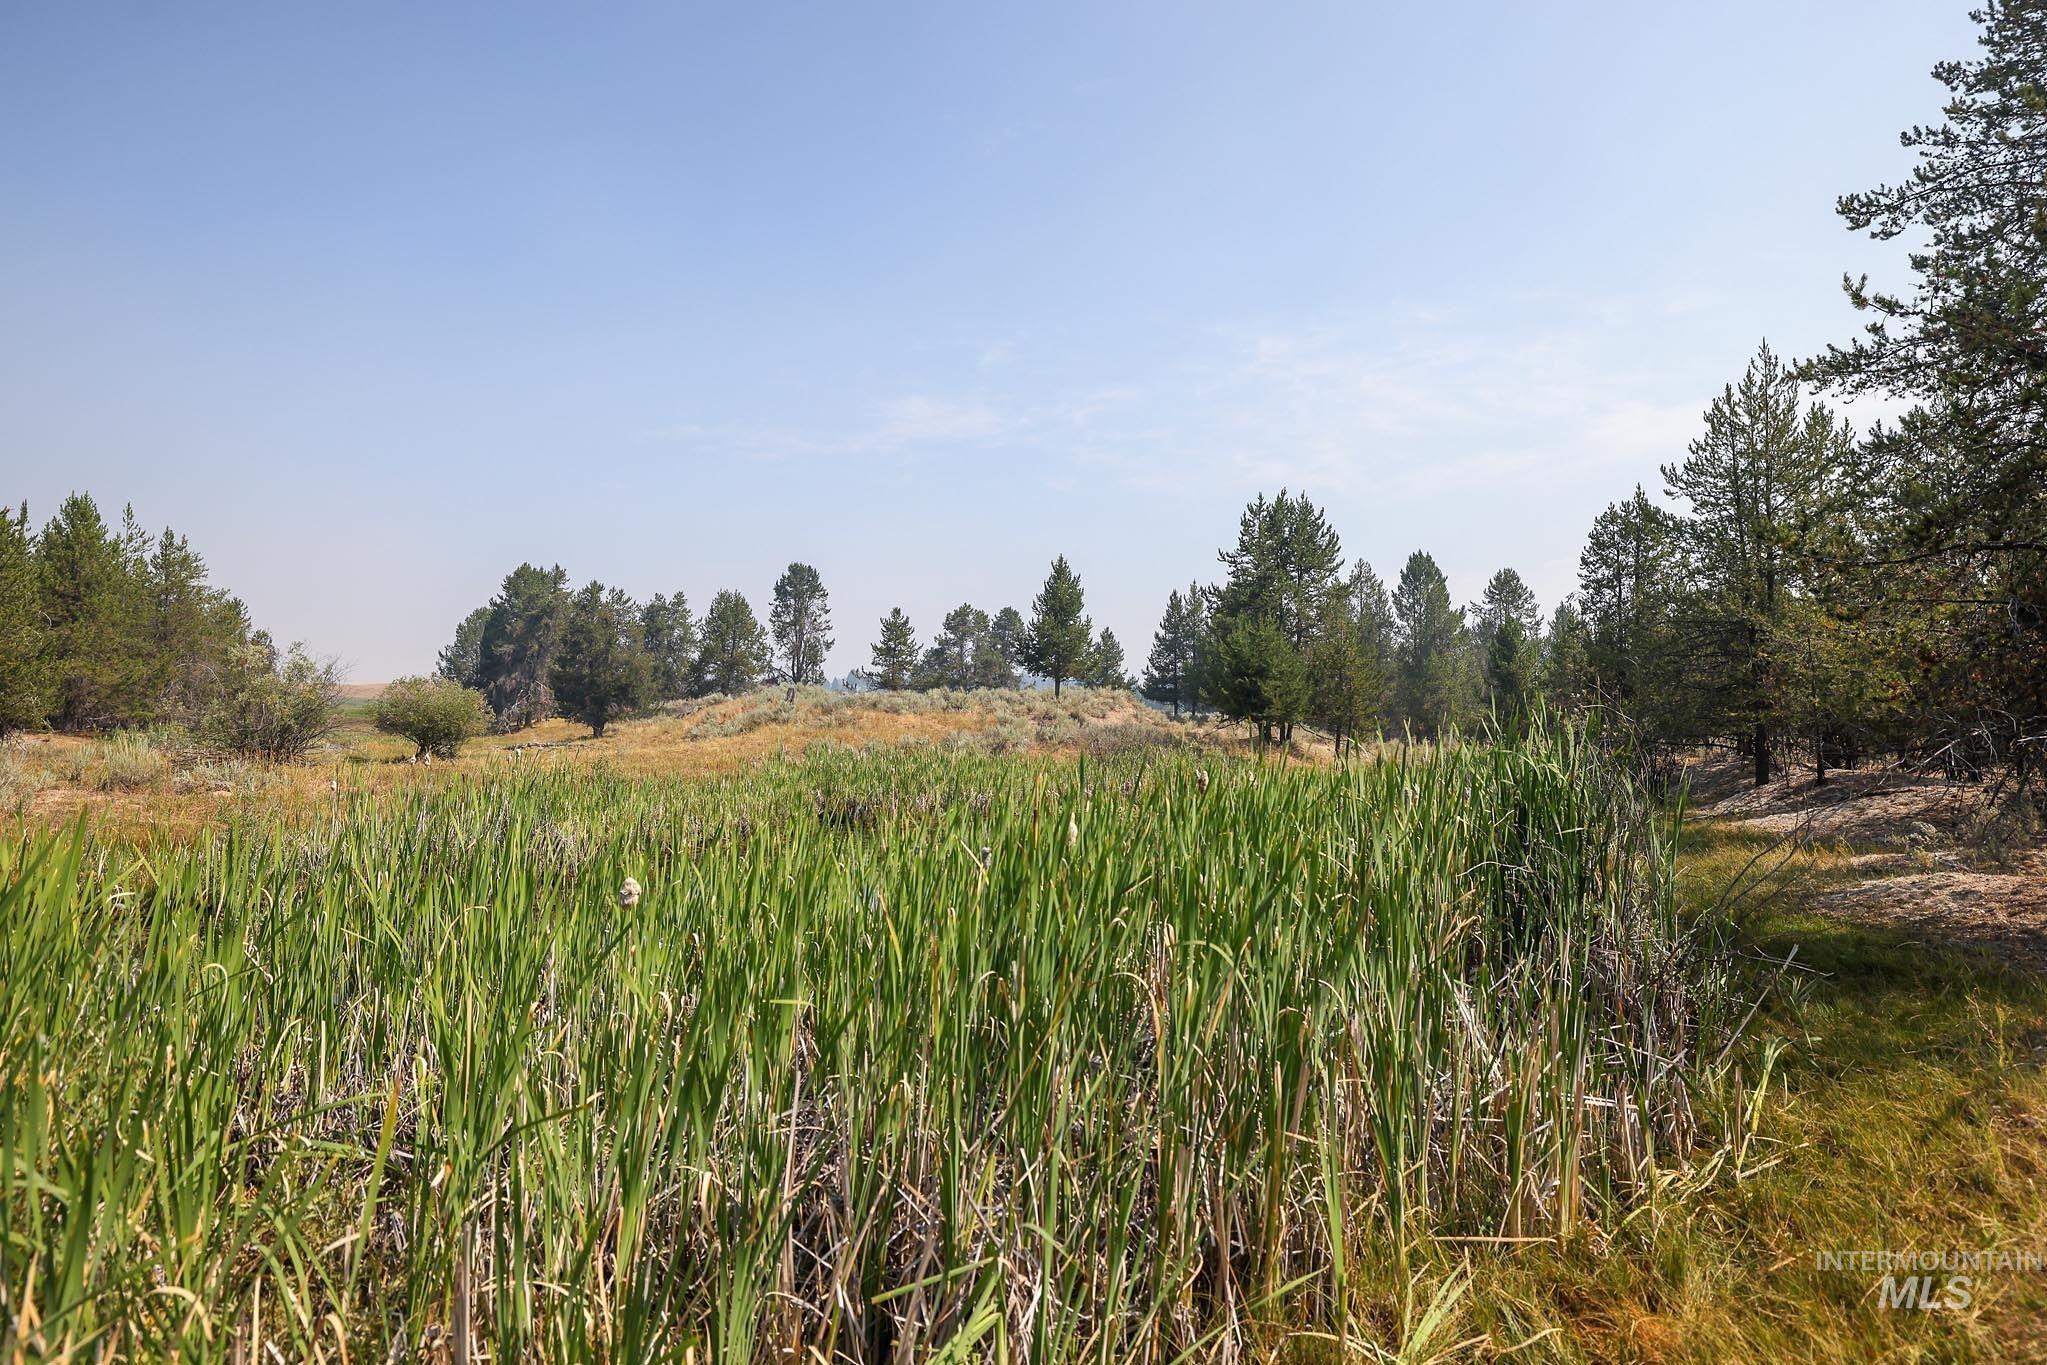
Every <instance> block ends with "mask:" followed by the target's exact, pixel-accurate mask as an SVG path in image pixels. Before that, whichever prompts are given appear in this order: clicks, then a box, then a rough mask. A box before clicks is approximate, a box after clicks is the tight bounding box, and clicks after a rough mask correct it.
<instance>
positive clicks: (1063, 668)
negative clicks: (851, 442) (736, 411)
mask: <svg viewBox="0 0 2047 1365" xmlns="http://www.w3.org/2000/svg"><path fill="white" fill-rule="evenodd" d="M832 630H833V626H832V610H831V594H830V592H829V591H828V590H827V589H826V587H825V585H824V580H823V578H822V577H821V576H820V575H819V574H818V571H817V570H816V569H815V568H813V567H811V566H810V565H808V564H801V563H796V564H791V565H790V566H789V567H788V569H787V570H786V571H784V573H783V574H782V576H781V577H780V578H779V579H778V580H776V583H775V589H774V598H773V601H772V603H771V605H770V608H769V612H768V620H767V623H766V625H765V626H764V625H763V624H762V623H761V621H760V619H759V617H758V616H756V615H755V613H754V610H753V606H752V604H751V603H749V602H748V601H747V599H746V597H745V595H744V594H742V593H740V592H737V591H735V590H732V589H726V590H724V591H721V592H719V593H718V594H717V595H716V596H714V597H713V598H712V599H711V603H710V606H709V608H708V609H707V610H706V611H705V612H704V614H703V616H702V617H701V618H699V617H698V616H697V615H696V614H695V613H694V612H693V611H692V610H691V608H690V605H689V598H688V596H687V594H685V593H683V592H681V591H677V592H675V593H674V594H673V595H668V594H656V595H655V596H654V597H653V599H652V600H650V601H647V602H645V603H640V602H635V601H634V600H633V599H632V598H631V597H629V596H628V595H627V594H625V593H624V592H622V591H620V590H618V589H616V588H607V587H606V586H604V585H603V584H602V583H598V582H594V581H593V582H591V583H589V584H586V585H585V586H584V587H582V588H581V589H579V590H575V591H571V590H570V587H569V582H568V575H567V574H566V573H565V572H564V571H563V570H562V569H561V567H560V566H559V565H556V566H554V567H552V568H547V569H542V568H539V567H537V566H535V565H532V564H521V565H520V566H519V567H518V568H516V569H514V570H512V572H511V573H509V574H507V575H506V576H505V579H504V581H503V583H502V584H501V585H500V587H499V589H498V592H497V595H496V596H495V597H493V598H492V599H491V600H490V602H489V603H487V604H486V605H484V606H481V607H478V608H476V610H474V611H472V612H471V613H469V615H468V616H466V617H464V618H463V619H462V621H461V623H460V624H459V625H457V626H456V628H455V636H454V639H453V640H452V641H451V642H450V643H449V644H448V645H447V647H446V648H444V649H442V651H441V654H440V662H439V669H438V673H439V676H440V677H442V678H444V679H447V680H449V681H452V682H455V683H459V684H460V685H461V686H463V687H466V688H470V689H473V690H474V691H476V692H477V693H479V694H480V695H481V696H482V698H483V700H484V702H485V703H486V704H487V705H488V707H489V709H490V713H491V716H492V719H493V723H494V725H495V726H496V727H497V728H498V729H500V730H514V729H518V728H521V727H523V726H526V725H530V724H532V723H533V722H534V721H536V720H540V719H542V718H543V717H546V716H551V715H563V716H567V717H569V718H571V719H574V720H579V721H582V722H584V723H585V724H588V725H589V726H591V728H592V729H594V730H595V731H596V732H597V733H599V734H602V733H603V731H604V727H605V726H606V725H608V724H609V723H610V722H611V721H613V720H615V719H617V718H618V717H620V716H623V715H629V714H631V713H633V712H635V711H640V710H644V709H646V708H647V707H649V706H652V705H654V704H656V703H659V702H662V701H672V700H678V699H681V698H688V697H706V696H712V695H717V694H726V695H729V694H732V693H738V692H745V691H748V690H750V689H752V688H754V687H758V686H761V685H763V684H766V683H786V684H789V685H792V686H794V685H817V684H822V683H823V682H824V681H825V656H826V654H827V652H828V651H829V650H830V649H831V647H832V643H833V636H832ZM1028 677H1037V678H1042V679H1044V680H1045V681H1048V682H1050V683H1051V684H1052V685H1053V688H1054V690H1055V691H1057V690H1058V689H1059V688H1061V687H1062V686H1063V685H1064V684H1065V683H1067V682H1082V683H1087V684H1089V685H1093V686H1100V687H1128V686H1129V685H1130V680H1129V679H1128V678H1127V677H1126V676H1125V675H1124V673H1123V648H1122V646H1121V645H1120V644H1119V643H1118V642H1117V640H1116V636H1115V633H1114V632H1113V631H1109V630H1106V629H1105V630H1103V631H1102V632H1101V633H1100V634H1099V635H1097V634H1095V633H1094V631H1093V626H1092V623H1091V622H1090V621H1089V619H1088V618H1087V616H1086V615H1085V614H1084V599H1083V595H1082V590H1081V584H1080V578H1079V576H1078V575H1076V574H1075V573H1074V572H1073V570H1072V569H1071V567H1070V566H1069V565H1068V564H1067V562H1066V561H1065V559H1063V558H1061V559H1059V560H1057V561H1056V562H1055V563H1054V564H1053V566H1052V571H1051V574H1050V575H1049V576H1048V578H1047V579H1046V583H1045V589H1044V592H1043V593H1041V594H1040V596H1039V598H1038V600H1037V602H1036V603H1035V609H1034V614H1033V617H1032V619H1031V620H1030V621H1029V622H1026V621H1025V620H1024V617H1023V614H1022V613H1021V612H1019V611H1018V610H1017V609H1016V608H1014V607H1004V608H1002V609H1001V610H1000V611H998V612H997V613H995V615H994V616H993V617H991V616H989V615H988V613H986V612H985V611H983V610H981V609H980V608H978V607H976V606H974V605H972V604H971V603H964V602H963V603H961V604H960V605H959V606H957V607H955V608H954V609H953V610H951V611H950V612H947V613H946V615H945V618H944V620H943V622H942V623H941V625H940V627H939V631H938V633H937V634H936V635H934V636H933V637H932V639H931V641H930V643H929V644H920V643H919V642H918V639H917V634H916V630H915V627H914V626H913V625H912V624H911V621H910V618H909V617H908V616H907V615H905V614H904V612H903V610H902V609H901V608H900V607H898V608H895V609H894V610H892V611H891V612H890V613H889V614H888V615H887V616H885V617H883V618H882V620H881V623H880V633H879V637H878V639H877V640H876V642H875V644H874V647H873V650H872V652H871V655H870V664H869V667H868V668H866V669H864V670H861V671H860V672H858V673H856V674H855V675H854V676H853V679H852V681H853V682H854V683H855V684H856V685H858V686H863V687H868V688H874V689H890V690H900V689H913V690H931V689H937V688H953V689H965V688H983V687H995V688H1016V687H1021V686H1023V685H1024V682H1025V680H1026V678H1028Z"/></svg>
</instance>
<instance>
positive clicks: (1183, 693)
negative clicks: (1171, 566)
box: [1138, 588, 1200, 719]
mask: <svg viewBox="0 0 2047 1365" xmlns="http://www.w3.org/2000/svg"><path fill="white" fill-rule="evenodd" d="M1195 600H1196V601H1198V600H1199V594H1198V593H1197V594H1196V598H1195ZM1199 628H1200V627H1199V618H1198V617H1197V615H1196V612H1195V610H1194V608H1193V607H1192V606H1191V605H1190V604H1189V601H1188V598H1187V597H1186V595H1184V594H1182V593H1181V592H1180V590H1179V589H1178V588H1175V589H1174V590H1173V591H1172V593H1171V595H1169V596H1168V597H1167V598H1166V611H1165V615H1164V616H1162V617H1161V618H1160V619H1159V628H1158V632H1157V633H1156V634H1155V635H1153V636H1152V642H1151V655H1150V657H1149V658H1148V659H1146V660H1145V665H1144V681H1143V683H1142V684H1141V685H1140V686H1139V688H1138V690H1139V691H1140V692H1141V693H1142V694H1143V695H1144V696H1146V697H1148V698H1149V699H1151V700H1152V701H1155V702H1157V703H1159V704H1160V705H1161V706H1170V707H1172V708H1173V716H1174V718H1175V719H1177V718H1178V717H1179V715H1180V708H1181V707H1182V706H1188V707H1191V706H1192V705H1193V702H1194V685H1195V677H1194V654H1195V650H1196V648H1197V647H1198V644H1199V639H1200V637H1199Z"/></svg>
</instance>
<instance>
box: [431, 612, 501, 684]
mask: <svg viewBox="0 0 2047 1365" xmlns="http://www.w3.org/2000/svg"><path fill="white" fill-rule="evenodd" d="M489 624H490V608H489V607H478V608H477V609H476V610H475V611H472V612H470V613H469V614H468V615H467V616H465V617H463V618H462V620H461V622H460V623H459V624H458V625H457V626H456V627H455V638H454V639H453V640H452V641H450V642H449V643H448V644H446V645H443V646H442V647H441V656H440V660H439V666H438V667H437V668H436V669H435V672H436V673H437V674H438V675H439V676H441V677H443V678H446V679H447V680H448V681H449V682H452V683H459V684H461V685H462V686H463V687H467V688H472V689H474V690H476V691H478V692H481V691H482V690H483V686H484V676H485V669H484V662H483V632H484V629H485V627H487V626H488V625H489Z"/></svg>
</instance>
